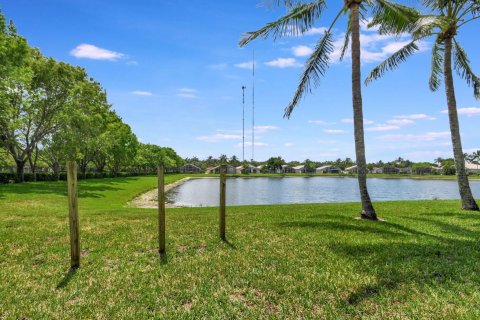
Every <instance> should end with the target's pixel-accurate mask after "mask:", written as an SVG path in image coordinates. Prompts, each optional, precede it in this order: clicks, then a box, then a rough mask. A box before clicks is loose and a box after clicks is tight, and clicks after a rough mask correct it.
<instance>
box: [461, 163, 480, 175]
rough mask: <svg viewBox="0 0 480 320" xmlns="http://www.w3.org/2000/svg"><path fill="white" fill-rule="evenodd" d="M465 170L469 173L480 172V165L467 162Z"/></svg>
mask: <svg viewBox="0 0 480 320" xmlns="http://www.w3.org/2000/svg"><path fill="white" fill-rule="evenodd" d="M465 170H466V171H467V173H476V174H480V165H479V164H475V163H465Z"/></svg>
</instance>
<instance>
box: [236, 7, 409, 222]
mask: <svg viewBox="0 0 480 320" xmlns="http://www.w3.org/2000/svg"><path fill="white" fill-rule="evenodd" d="M277 2H283V3H284V4H285V6H286V7H287V10H288V12H287V14H286V15H285V16H283V17H281V18H280V19H278V20H276V21H274V22H271V23H268V24H267V25H266V26H265V27H263V28H261V29H259V30H257V31H254V32H248V33H246V35H245V36H244V37H243V38H242V39H241V41H240V45H241V46H244V45H246V44H247V43H249V42H250V41H252V40H254V39H256V38H258V37H264V38H265V37H268V36H270V35H271V36H273V38H274V39H277V38H279V37H282V36H297V35H301V34H303V33H304V32H306V31H308V30H309V29H311V28H312V27H313V26H314V24H315V22H316V20H318V18H320V16H321V14H322V13H323V11H324V9H325V8H326V6H327V4H326V1H325V0H316V1H308V2H302V1H290V0H284V1H280V0H278V1H277ZM367 7H369V8H370V9H371V13H372V14H373V21H375V22H382V23H383V24H385V25H387V26H389V27H392V28H393V27H395V28H396V29H397V30H403V29H404V28H405V27H406V26H408V24H409V21H410V19H411V18H410V17H411V14H410V13H411V12H412V10H411V9H409V8H407V7H404V6H401V5H398V4H395V3H391V2H389V1H387V0H348V1H344V6H343V7H342V9H341V10H340V12H338V14H337V15H336V16H335V18H334V20H333V22H332V23H331V25H330V26H329V28H328V29H327V30H326V31H325V34H324V35H323V37H321V38H320V39H319V41H318V42H317V45H316V47H315V49H314V51H313V53H312V54H311V56H310V57H309V58H308V60H307V62H306V65H305V69H304V71H303V73H302V75H301V78H300V83H299V85H298V87H297V90H296V92H295V94H294V97H293V99H292V101H291V102H290V104H289V105H288V106H287V107H286V108H285V116H286V117H287V118H288V117H290V116H291V114H292V111H293V110H294V108H295V107H296V106H297V104H298V103H299V101H300V99H301V98H302V97H303V96H304V95H305V93H307V92H310V91H311V87H312V85H313V86H314V87H318V86H319V84H320V79H321V77H323V76H324V75H325V71H326V70H327V68H328V66H329V61H330V56H331V54H332V52H333V48H334V45H333V42H334V40H333V33H332V30H333V28H334V26H335V24H336V22H337V21H338V19H339V18H340V17H341V16H342V15H346V14H348V26H347V32H346V37H345V43H344V46H343V50H342V58H343V56H344V54H345V52H346V50H347V48H348V46H349V43H350V42H351V56H352V107H353V122H354V136H355V152H356V162H357V165H358V184H359V188H360V197H361V202H362V212H361V217H362V218H365V219H370V220H377V215H376V212H375V209H374V207H373V205H372V202H371V200H370V196H369V194H368V190H367V168H366V158H365V141H364V140H365V139H364V130H363V105H362V94H361V81H360V78H361V75H360V11H361V10H367ZM365 13H366V12H365V11H364V12H362V15H363V16H364V15H365ZM350 40H351V41H350ZM312 82H313V83H312Z"/></svg>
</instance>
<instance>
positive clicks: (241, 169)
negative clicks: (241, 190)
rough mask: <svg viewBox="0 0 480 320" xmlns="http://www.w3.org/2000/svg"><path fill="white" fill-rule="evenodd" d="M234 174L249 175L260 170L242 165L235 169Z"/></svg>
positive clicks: (249, 165)
mask: <svg viewBox="0 0 480 320" xmlns="http://www.w3.org/2000/svg"><path fill="white" fill-rule="evenodd" d="M235 173H237V174H242V173H244V174H250V173H260V168H258V167H255V166H252V165H251V164H248V165H247V166H246V167H244V166H243V165H241V166H238V167H236V168H235Z"/></svg>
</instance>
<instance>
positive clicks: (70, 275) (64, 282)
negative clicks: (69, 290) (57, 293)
mask: <svg viewBox="0 0 480 320" xmlns="http://www.w3.org/2000/svg"><path fill="white" fill-rule="evenodd" d="M77 270H78V268H70V269H69V270H68V272H67V274H66V275H65V276H64V277H63V279H62V281H60V282H59V283H58V285H57V288H56V289H57V290H60V289H63V288H65V287H66V286H67V285H68V283H69V282H70V280H72V278H73V276H74V275H75V273H76V272H77Z"/></svg>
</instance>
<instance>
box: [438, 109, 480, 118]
mask: <svg viewBox="0 0 480 320" xmlns="http://www.w3.org/2000/svg"><path fill="white" fill-rule="evenodd" d="M441 112H442V113H448V110H442V111H441ZM457 112H458V114H460V115H463V116H468V117H473V116H480V108H460V109H457Z"/></svg>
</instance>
